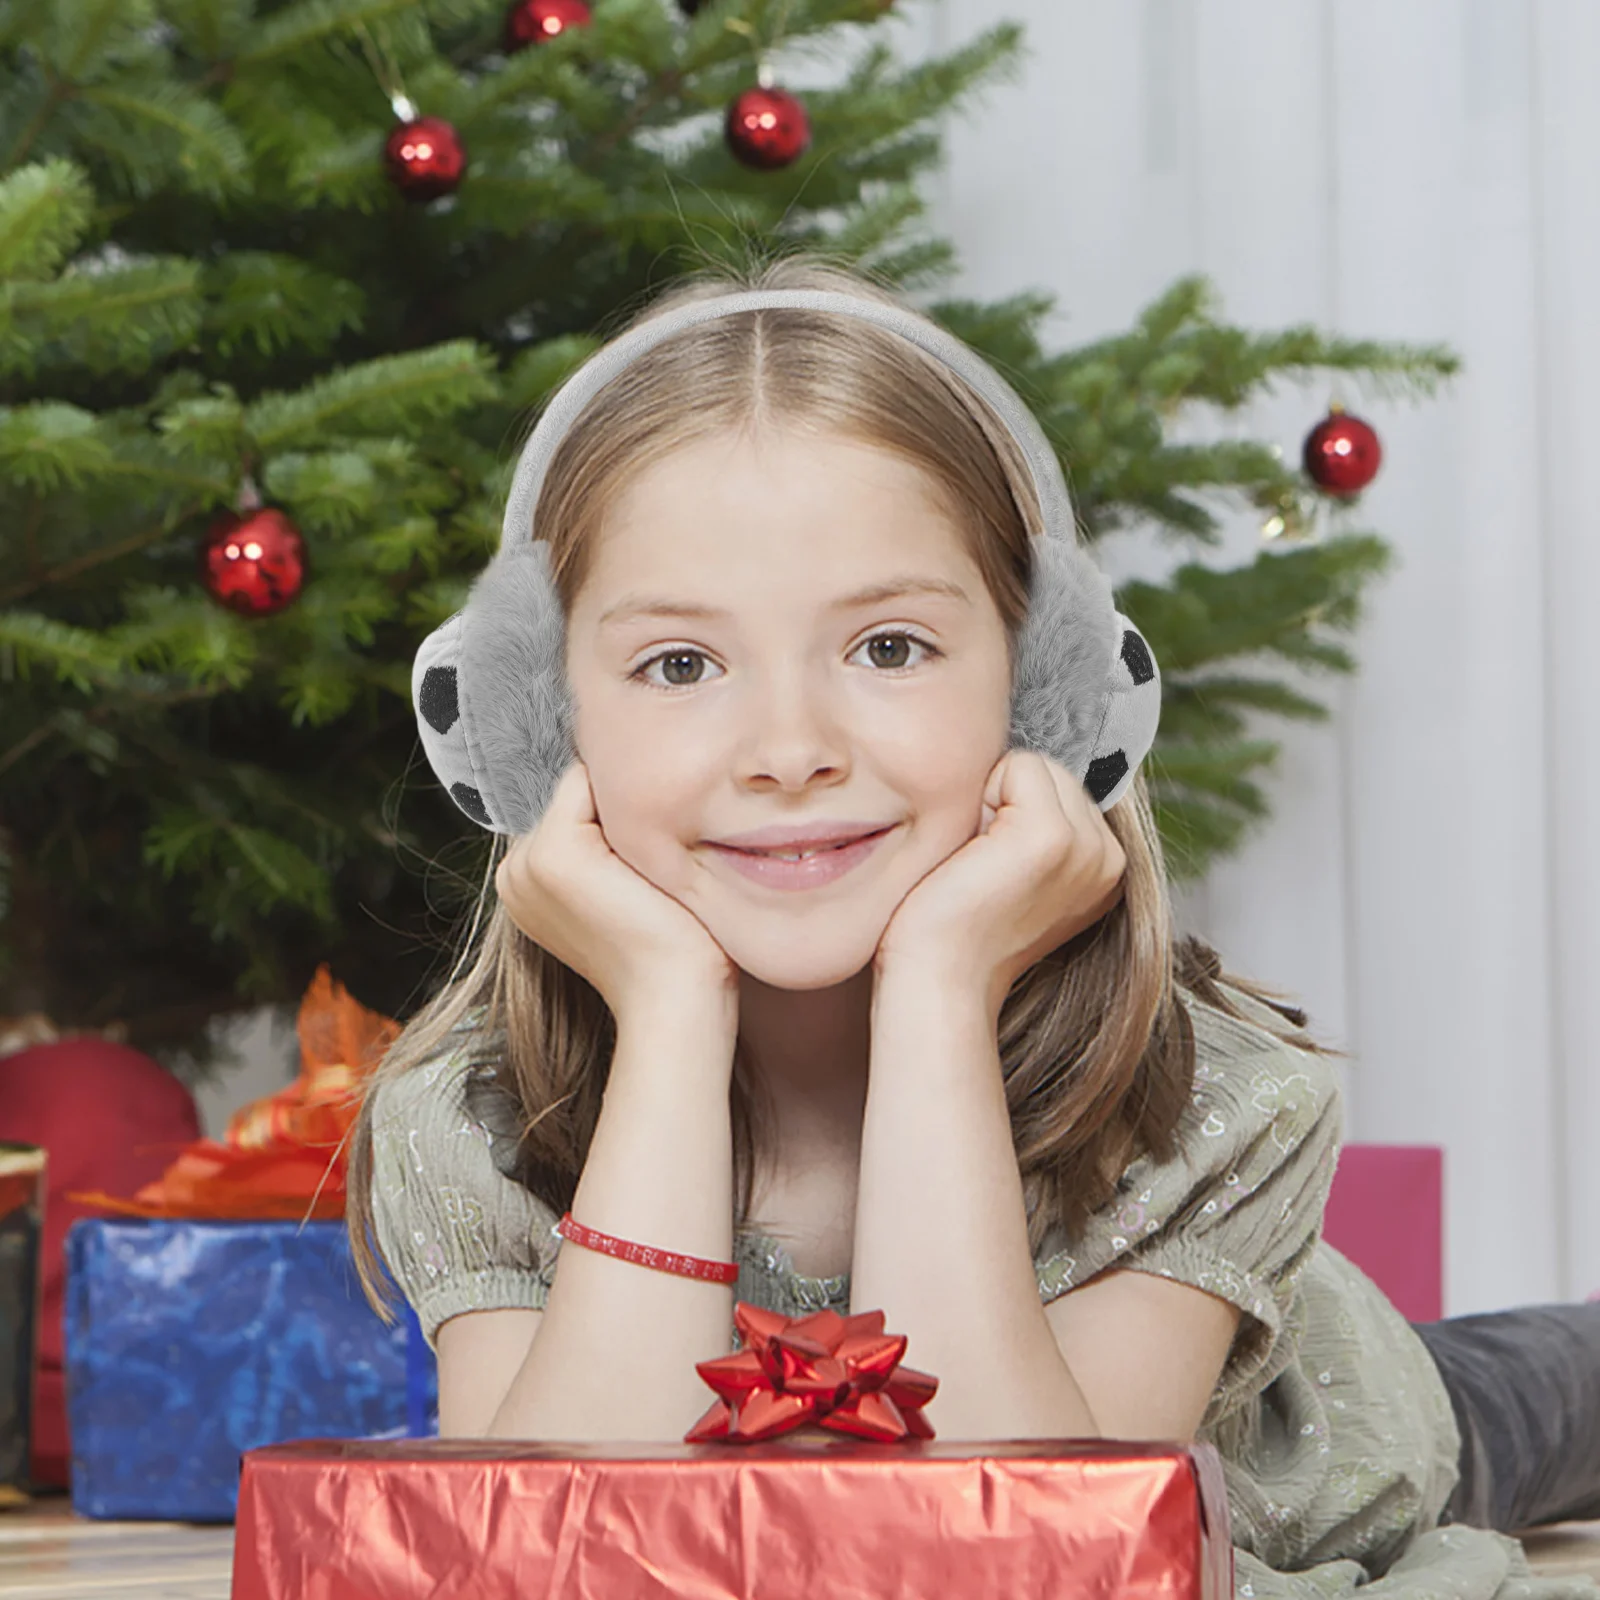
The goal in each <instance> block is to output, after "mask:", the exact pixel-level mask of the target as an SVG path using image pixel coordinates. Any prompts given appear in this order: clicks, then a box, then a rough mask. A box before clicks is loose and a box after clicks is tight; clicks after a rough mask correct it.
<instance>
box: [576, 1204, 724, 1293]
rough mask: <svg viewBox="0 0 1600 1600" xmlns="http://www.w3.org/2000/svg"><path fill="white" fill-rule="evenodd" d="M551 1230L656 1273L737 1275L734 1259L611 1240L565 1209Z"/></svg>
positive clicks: (721, 1277) (720, 1280) (713, 1277)
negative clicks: (719, 1258) (677, 1251)
mask: <svg viewBox="0 0 1600 1600" xmlns="http://www.w3.org/2000/svg"><path fill="white" fill-rule="evenodd" d="M555 1231H556V1232H557V1233H558V1234H559V1235H560V1236H561V1237H562V1238H563V1239H570V1240H571V1241H572V1242H573V1243H574V1244H578V1245H582V1246H583V1247H584V1249H585V1250H598V1251H599V1252H600V1253H601V1254H602V1255H607V1256H615V1257H616V1258H617V1259H618V1260H619V1261H636V1262H638V1264H639V1265H640V1266H641V1267H654V1268H655V1269H656V1271H657V1272H675V1273H677V1275H678V1276H679V1277H680V1278H706V1279H709V1280H710V1281H711V1282H713V1283H732V1282H733V1281H734V1280H735V1279H736V1278H737V1277H738V1276H739V1263H738V1262H737V1261H708V1260H706V1259H705V1257H704V1256H680V1255H675V1254H674V1253H673V1252H672V1251H670V1250H657V1249H656V1248H655V1247H654V1246H653V1245H648V1244H634V1243H632V1242H631V1241H630V1240H627V1239H615V1238H613V1237H612V1236H611V1235H610V1234H609V1233H601V1232H600V1231H599V1230H598V1229H596V1228H586V1227H584V1225H583V1224H582V1223H581V1222H574V1221H573V1220H572V1213H571V1212H570V1211H568V1212H567V1213H566V1214H565V1215H564V1216H563V1217H562V1218H561V1220H560V1221H559V1222H558V1223H557V1224H556V1227H555Z"/></svg>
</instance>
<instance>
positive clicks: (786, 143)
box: [726, 89, 811, 172]
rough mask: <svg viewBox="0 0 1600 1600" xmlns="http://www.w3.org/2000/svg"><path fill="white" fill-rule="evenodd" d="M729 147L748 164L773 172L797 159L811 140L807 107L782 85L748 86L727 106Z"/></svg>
mask: <svg viewBox="0 0 1600 1600" xmlns="http://www.w3.org/2000/svg"><path fill="white" fill-rule="evenodd" d="M726 133H727V138H728V148H729V149H730V150H731V151H732V152H733V154H734V157H735V158H736V159H737V160H739V161H741V162H743V163H744V165H745V166H747V167H755V168H757V169H758V170H759V171H762V172H771V171H773V170H775V169H776V168H778V167H786V166H788V165H789V163H790V162H791V161H796V160H798V159H799V158H800V157H801V156H802V155H803V154H804V153H805V151H806V148H807V146H808V145H810V143H811V119H810V118H809V117H808V116H807V115H806V108H805V107H804V106H803V105H801V104H800V102H799V101H798V100H797V99H795V97H794V96H793V95H792V94H789V93H787V92H786V91H784V90H782V89H746V90H745V91H744V93H743V94H741V95H740V96H738V98H737V99H735V100H734V101H733V103H732V104H731V105H730V106H729V107H728V122H727V128H726Z"/></svg>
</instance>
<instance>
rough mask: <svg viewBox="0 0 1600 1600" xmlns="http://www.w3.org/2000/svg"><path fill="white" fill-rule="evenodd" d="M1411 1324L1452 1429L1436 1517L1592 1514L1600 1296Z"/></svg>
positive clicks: (1530, 1520)
mask: <svg viewBox="0 0 1600 1600" xmlns="http://www.w3.org/2000/svg"><path fill="white" fill-rule="evenodd" d="M1412 1326H1413V1327H1414V1328H1415V1329H1416V1331H1417V1333H1418V1334H1419V1335H1420V1336H1421V1338H1422V1342H1423V1343H1424V1344H1425V1345H1426V1346H1427V1347H1428V1350H1429V1352H1430V1354H1431V1355H1432V1356H1433V1359H1434V1362H1435V1364H1436V1365H1437V1366H1438V1368H1439V1373H1440V1376H1441V1377H1443V1379H1444V1385H1445V1388H1446V1389H1448V1390H1449V1391H1450V1400H1451V1403H1452V1404H1453V1405H1454V1407H1455V1413H1456V1422H1457V1423H1458V1424H1459V1426H1460V1428H1461V1482H1460V1483H1459V1484H1458V1485H1457V1486H1456V1490H1455V1493H1454V1494H1452V1495H1451V1497H1450V1502H1449V1504H1448V1505H1447V1506H1446V1507H1445V1509H1444V1515H1443V1517H1442V1518H1441V1519H1440V1520H1441V1521H1443V1522H1462V1523H1469V1524H1471V1525H1472V1526H1473V1527H1478V1528H1493V1529H1496V1530H1497V1531H1499V1532H1501V1533H1512V1532H1515V1531H1516V1530H1517V1529H1519V1528H1533V1527H1538V1526H1539V1525H1540V1524H1542V1523H1548V1522H1584V1521H1590V1520H1593V1519H1595V1518H1600V1302H1590V1303H1588V1304H1583V1305H1551V1306H1525V1307H1518V1308H1517V1309H1516V1310H1513V1311H1490V1312H1485V1313H1482V1314H1480V1315H1478V1316H1471V1317H1446V1318H1445V1319H1444V1321H1442V1322H1417V1323H1413V1324H1412Z"/></svg>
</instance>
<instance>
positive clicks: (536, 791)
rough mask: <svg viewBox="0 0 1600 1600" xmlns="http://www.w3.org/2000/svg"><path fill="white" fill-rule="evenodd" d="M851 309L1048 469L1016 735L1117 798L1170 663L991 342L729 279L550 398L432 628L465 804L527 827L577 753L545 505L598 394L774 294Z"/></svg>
mask: <svg viewBox="0 0 1600 1600" xmlns="http://www.w3.org/2000/svg"><path fill="white" fill-rule="evenodd" d="M785 306H790V307H796V308H799V309H803V310H811V311H826V312H830V313H834V314H837V315H841V316H853V317H858V318H861V319H862V320H865V321H868V322H873V323H876V324H877V325H878V326H880V327H884V328H888V329H889V330H891V331H893V332H896V333H899V334H901V335H902V336H903V337H905V338H907V339H910V340H911V341H912V342H913V343H915V344H917V345H918V346H919V347H921V348H922V349H923V350H925V351H927V352H928V353H929V354H930V355H933V356H935V357H937V358H938V359H940V360H941V361H943V362H944V363H945V364H946V365H947V366H949V367H950V368H951V369H952V370H953V371H955V372H956V373H957V374H958V375H959V376H960V377H962V378H963V379H965V381H966V382H967V383H968V384H969V385H971V387H972V388H973V389H975V390H976V391H977V392H978V393H979V394H980V395H981V396H982V397H983V399H984V400H985V401H987V402H988V404H989V405H990V406H991V407H992V408H993V410H994V411H995V412H996V413H998V415H999V416H1000V418H1001V420H1002V421H1003V422H1004V423H1005V424H1006V426H1007V427H1008V428H1009V429H1010V430H1011V432H1012V433H1013V435H1014V436H1015V437H1016V439H1017V442H1018V444H1019V445H1020V446H1021V448H1022V450H1023V452H1024V454H1025V456H1026V458H1027V461H1028V466H1029V469H1030V471H1031V473H1032V476H1033V481H1034V487H1035V490H1036V492H1037V494H1038V497H1039V505H1040V508H1041V512H1042V514H1043V523H1044V531H1043V533H1042V534H1040V535H1039V536H1038V537H1037V538H1036V539H1035V541H1034V570H1033V578H1032V582H1031V585H1030V590H1029V596H1028V614H1027V617H1026V619H1025V621H1024V623H1023V626H1022V629H1021V633H1020V635H1019V637H1018V640H1017V649H1016V669H1015V672H1014V674H1013V678H1012V689H1011V747H1012V748H1013V749H1026V750H1037V751H1039V752H1040V753H1041V754H1043V755H1047V756H1049V757H1051V758H1052V759H1054V760H1056V761H1058V762H1060V763H1061V765H1062V766H1064V767H1066V768H1067V770H1068V771H1070V772H1072V773H1074V774H1075V775H1076V776H1077V777H1078V779H1079V780H1080V781H1081V782H1082V783H1083V786H1084V788H1085V790H1086V791H1087V792H1088V794H1089V796H1090V798H1091V799H1093V800H1094V801H1095V803H1096V804H1097V805H1098V806H1099V807H1100V808H1101V810H1106V809H1108V808H1109V807H1111V806H1113V805H1115V804H1116V803H1117V801H1118V800H1120V799H1121V798H1122V796H1123V794H1124V793H1125V792H1126V791H1127V788H1128V785H1129V784H1130V783H1132V782H1133V778H1134V774H1135V773H1136V772H1137V771H1138V767H1139V763H1140V762H1141V761H1142V760H1143V759H1144V758H1145V756H1146V755H1147V754H1148V753H1149V750H1150V747H1151V745H1152V744H1153V743H1154V742H1155V736H1156V727H1157V724H1158V723H1159V721H1160V717H1161V675H1160V671H1159V669H1158V668H1157V666H1156V661H1155V656H1154V655H1153V653H1152V652H1151V650H1150V647H1149V645H1148V643H1147V642H1146V641H1145V639H1144V637H1143V635H1142V634H1141V633H1140V632H1139V630H1138V629H1137V628H1136V627H1134V625H1133V624H1132V623H1131V622H1130V621H1129V620H1128V619H1127V618H1126V617H1125V616H1123V615H1122V614H1121V613H1120V612H1119V611H1117V609H1116V606H1115V604H1114V601H1113V598H1112V591H1111V585H1110V582H1109V580H1108V579H1107V578H1106V576H1105V575H1104V574H1103V573H1102V572H1101V571H1100V569H1099V567H1098V566H1097V565H1096V564H1095V563H1094V561H1093V560H1092V558H1091V557H1090V556H1089V554H1088V552H1087V551H1086V550H1084V549H1083V548H1081V547H1080V545H1079V544H1078V540H1077V528H1076V523H1075V521H1074V518H1073V513H1072V501H1071V498H1070V496H1069V495H1068V493H1067V486H1066V481H1065V479H1064V478H1063V477H1062V475H1061V468H1060V464H1059V463H1058V462H1057V460H1056V457H1055V452H1054V451H1053V450H1052V449H1051V447H1050V444H1049V442H1048V441H1047V440H1046V438H1045V437H1044V434H1043V431H1042V430H1041V429H1040V427H1039V425H1038V423H1037V421H1035V419H1034V417H1033V414H1032V413H1031V412H1030V411H1029V410H1028V408H1027V406H1026V405H1025V404H1024V403H1023V402H1022V400H1021V398H1020V397H1019V396H1018V395H1017V393H1016V391H1015V390H1013V389H1012V388H1011V386H1010V385H1009V384H1008V383H1006V381H1005V380H1004V379H1003V378H1002V377H1001V376H1000V374H999V373H998V372H996V371H995V370H994V368H993V367H991V366H990V365H989V364H988V362H986V361H985V360H984V359H983V357H981V356H980V355H978V353H977V352H976V351H974V350H972V349H971V348H970V347H969V346H967V345H966V344H963V343H962V342H961V340H959V339H957V338H955V337H954V336H953V335H951V334H949V333H946V332H945V330H944V329H942V328H940V327H939V326H938V325H937V324H936V323H934V322H931V321H930V320H929V319H927V318H925V317H922V316H920V315H918V314H917V313H915V312H911V311H907V310H904V309H902V308H900V307H898V306H892V305H885V304H881V303H879V302H877V301H872V300H861V299H858V298H856V297H855V296H853V295H848V294H840V293H836V292H834V291H829V290H810V289H762V290H745V291H740V292H737V293H732V294H727V295H721V296H718V297H716V298H714V299H711V300H704V301H699V302H695V303H692V304H690V305H686V306H681V307H679V308H678V309H677V310H675V311H672V312H669V313H666V314H664V315H659V316H655V317H652V318H651V319H649V321H647V322H645V323H643V324H642V325H640V326H638V327H636V328H633V329H631V330H630V331H629V332H627V333H625V334H622V335H621V336H620V337H618V338H617V339H615V340H613V341H612V342H611V343H610V344H608V345H606V346H605V347H604V348H603V349H601V350H599V351H598V352H597V353H596V354H595V355H594V356H592V357H591V358H590V359H589V361H587V362H586V363H585V364H584V365H583V366H582V367H580V368H579V369H578V371H577V372H576V373H574V374H573V375H572V377H570V378H569V379H568V380H567V382H566V383H565V384H563V385H562V387H561V389H560V390H558V391H557V393H556V394H555V396H554V397H553V398H552V400H551V401H550V404H549V405H548V406H547V407H546V408H545V411H544V414H543V415H542V417H541V418H540V420H539V424H538V426H537V427H536V428H535V429H534V431H533V433H532V435H531V436H530V438H529V440H528V442H527V444H526V445H525V446H524V448H523V451H522V456H521V459H520V460H519V461H518V463H517V470H516V473H515V476H514V478H513V480H512V486H511V492H510V494H509V496H508V497H507V501H506V511H505V517H504V521H503V524H502V529H501V541H500V549H499V551H498V553H497V554H496V555H495V557H494V559H493V560H492V561H491V562H490V564H489V566H488V567H487V568H486V569H485V570H484V571H483V572H482V573H481V574H480V575H479V576H478V578H477V580H476V581H475V582H474V584H473V586H472V590H471V592H470V593H469V595H468V597H467V602H466V604H465V606H463V607H462V609H461V610H460V611H458V612H457V613H456V614H455V615H454V616H452V617H449V618H448V619H447V620H446V621H445V622H443V623H442V624H441V625H440V626H439V627H437V628H436V629H434V631H433V632H432V633H430V634H429V635H428V637H427V638H426V639H424V640H423V642H422V646H421V648H420V649H419V650H418V651H417V655H416V660H415V662H414V663H413V666H412V672H411V695H412V701H413V704H414V706H415V709H416V714H417V729H418V733H419V734H420V736H421V739H422V748H423V752H424V753H425V754H426V756H427V758H428V763H429V765H430V766H431V767H432V768H433V771H434V774H435V776H436V777H437V778H438V779H439V781H440V783H442V784H443V785H444V786H445V788H446V790H448V792H449V794H450V796H451V798H452V799H453V800H454V801H455V803H456V805H457V806H459V807H460V809H461V810H462V812H463V813H464V814H465V815H467V816H468V817H470V818H471V819H472V820H473V821H474V822H476V823H477V824H478V825H479V826H480V827H484V828H488V829H491V830H492V831H494V832H496V833H503V834H508V835H511V836H513V837H515V836H517V835H520V834H523V833H527V832H528V831H530V830H531V829H532V828H533V827H534V825H535V824H536V823H537V822H538V820H539V818H540V817H541V816H542V815H543V813H544V808H545V806H546V805H548V803H549V800H550V795H551V793H552V791H553V790H554V788H555V785H556V783H557V781H558V780H559V778H560V776H561V774H562V773H563V772H564V771H565V770H566V768H567V767H568V766H569V765H570V764H571V763H572V761H573V760H574V759H575V758H576V755H577V751H576V747H575V746H574V744H573V740H572V702H571V695H570V691H569V689H568V686H567V682H566V674H565V670H564V658H565V646H566V632H565V620H564V618H563V617H562V614H561V606H560V602H559V599H558V597H557V595H556V591H555V585H554V583H553V582H552V579H551V574H550V563H549V547H548V546H547V545H546V544H545V543H544V541H543V540H541V539H538V538H536V537H534V528H533V513H534V509H535V507H536V506H537V504H538V498H539V490H540V487H541V485H542V483H543V481H544V474H545V471H546V469H547V468H548V465H549V462H550V459H551V457H552V455H553V454H554V452H555V448H556V446H557V445H558V444H559V443H560V441H561V439H562V438H563V437H564V436H565V434H566V432H567V430H568V429H569V428H570V427H571V425H572V423H573V421H574V420H575V419H576V417H577V416H578V415H579V413H580V412H581V411H582V410H583V408H584V406H585V405H587V404H588V403H589V401H590V400H591V399H592V398H593V397H594V396H595V395H596V394H597V393H598V392H599V391H600V390H601V389H602V388H603V387H604V386H605V385H606V384H607V383H609V382H610V381H611V379H612V378H614V377H615V376H616V375H617V374H618V373H619V372H620V371H622V370H623V368H624V367H626V366H627V365H628V364H629V363H630V362H632V361H634V360H636V359H637V358H638V357H639V356H640V355H642V354H643V353H644V352H645V351H646V350H648V349H650V348H652V347H653V346H654V345H656V344H658V343H660V342H661V341H662V340H663V339H667V338H670V337H672V335H674V334H676V333H678V332H680V331H681V330H682V329H683V328H685V327H688V326H690V325H692V324H694V323H698V322H704V321H709V320H710V319H712V318H714V317H723V316H732V315H734V314H736V313H738V312H742V311H753V310H761V309H765V308H768V307H785Z"/></svg>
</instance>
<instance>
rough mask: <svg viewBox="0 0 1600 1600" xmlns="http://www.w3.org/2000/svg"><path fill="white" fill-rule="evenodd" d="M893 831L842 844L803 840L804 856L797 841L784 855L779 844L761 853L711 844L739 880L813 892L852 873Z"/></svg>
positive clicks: (777, 887) (862, 837) (882, 831)
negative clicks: (805, 849)
mask: <svg viewBox="0 0 1600 1600" xmlns="http://www.w3.org/2000/svg"><path fill="white" fill-rule="evenodd" d="M893 831H894V830H893V828H892V827H890V828H882V829H879V830H878V831H877V832H875V833H869V834H865V835H859V834H858V835H856V836H855V837H854V838H849V839H847V840H846V841H845V842H844V843H832V844H829V843H822V844H818V843H816V842H815V841H806V844H808V845H809V846H810V848H809V850H808V852H807V853H804V854H801V853H799V852H800V851H801V850H802V844H801V843H800V842H798V841H797V842H795V843H793V844H791V845H790V846H789V848H788V851H787V852H785V851H784V849H783V847H782V846H781V845H768V846H766V847H765V848H763V849H761V850H755V849H750V848H747V847H743V846H732V845H725V844H713V845H712V846H711V848H712V849H713V850H714V851H715V852H716V854H717V855H718V856H719V857H720V858H721V859H722V860H724V861H726V862H727V863H728V865H729V866H730V867H732V868H733V870H734V871H735V872H737V873H738V874H739V875H740V877H742V878H748V879H750V880H751V881H752V882H754V883H760V884H765V885H766V886H767V887H769V888H773V889H815V888H819V887H820V886H821V885H823V884H827V883H833V882H834V881H836V880H837V879H839V878H842V877H844V875H845V874H846V873H847V872H850V871H853V870H854V869H855V868H856V867H858V866H859V865H860V864H861V863H862V862H863V861H865V860H866V859H867V857H868V856H870V855H871V854H872V853H873V851H874V850H876V849H877V848H878V845H879V843H880V842H881V841H882V840H884V839H886V838H887V837H888V836H889V834H890V833H892V832H893Z"/></svg>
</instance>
